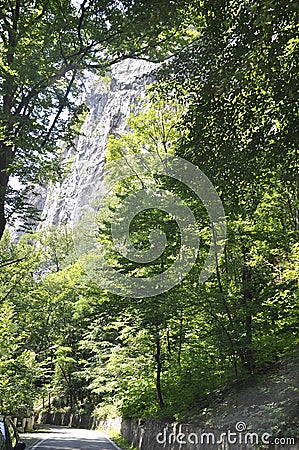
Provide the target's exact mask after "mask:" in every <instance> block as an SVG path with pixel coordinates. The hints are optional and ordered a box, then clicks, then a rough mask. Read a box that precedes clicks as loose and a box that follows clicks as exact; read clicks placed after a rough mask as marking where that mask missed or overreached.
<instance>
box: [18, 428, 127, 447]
mask: <svg viewBox="0 0 299 450" xmlns="http://www.w3.org/2000/svg"><path fill="white" fill-rule="evenodd" d="M39 437H40V438H41V439H39V440H38V442H36V443H35V444H34V445H32V446H28V444H27V449H28V450H73V449H80V450H116V449H118V450H119V447H117V446H116V445H115V444H113V443H112V442H111V441H110V440H109V439H108V437H107V436H106V435H105V434H103V433H101V432H99V431H93V430H82V429H75V428H65V427H52V426H51V427H49V432H47V433H43V435H42V436H39Z"/></svg>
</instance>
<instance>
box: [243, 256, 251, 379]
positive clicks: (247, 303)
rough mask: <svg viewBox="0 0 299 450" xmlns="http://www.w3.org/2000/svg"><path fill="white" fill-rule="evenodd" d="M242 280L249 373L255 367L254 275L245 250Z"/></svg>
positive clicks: (245, 345) (245, 355)
mask: <svg viewBox="0 0 299 450" xmlns="http://www.w3.org/2000/svg"><path fill="white" fill-rule="evenodd" d="M242 282H243V304H244V308H245V314H246V317H245V342H244V346H243V355H244V359H243V365H244V367H245V368H246V370H247V371H248V372H249V373H252V372H253V369H254V357H253V353H252V313H251V308H252V300H253V297H252V286H251V282H252V276H251V268H250V267H248V266H247V265H246V263H245V252H244V265H243V270H242Z"/></svg>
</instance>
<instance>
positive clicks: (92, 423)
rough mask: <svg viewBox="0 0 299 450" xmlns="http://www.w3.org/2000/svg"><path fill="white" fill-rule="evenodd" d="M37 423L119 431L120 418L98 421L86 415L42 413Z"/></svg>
mask: <svg viewBox="0 0 299 450" xmlns="http://www.w3.org/2000/svg"><path fill="white" fill-rule="evenodd" d="M38 422H39V423H43V424H48V425H58V426H65V427H72V428H86V429H96V428H102V429H111V428H113V429H116V430H119V431H120V428H121V418H120V417H116V418H113V419H98V418H95V417H91V416H89V415H87V414H82V415H80V414H72V413H70V412H66V413H62V412H55V413H51V412H43V413H41V414H39V416H38Z"/></svg>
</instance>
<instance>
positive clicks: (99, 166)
mask: <svg viewBox="0 0 299 450" xmlns="http://www.w3.org/2000/svg"><path fill="white" fill-rule="evenodd" d="M154 68H155V65H154V64H152V63H148V62H144V61H136V60H130V59H128V60H125V61H123V62H121V63H119V64H117V65H115V66H114V67H113V68H112V73H111V81H110V80H109V81H106V82H105V81H103V80H93V81H92V82H91V83H90V86H89V89H88V93H87V95H86V104H87V106H88V108H89V113H88V115H87V117H86V119H85V122H84V124H83V126H82V129H81V134H80V136H79V137H78V141H77V145H76V150H73V149H67V150H66V151H65V159H66V161H69V164H70V166H69V170H68V172H67V174H66V176H65V177H64V179H63V181H62V182H60V183H55V184H52V185H49V186H47V188H46V190H45V191H43V193H42V198H39V199H38V197H39V196H37V200H36V201H37V202H39V203H37V204H38V205H39V207H40V208H41V209H42V216H41V218H42V222H41V223H40V224H39V225H38V230H42V229H44V228H47V227H49V226H51V225H59V224H61V223H73V222H74V211H75V205H76V204H78V205H79V206H81V203H82V206H83V202H84V201H85V199H86V198H88V199H89V200H92V198H93V195H94V194H93V193H94V192H95V191H96V188H97V186H98V185H100V184H101V182H102V179H103V170H104V165H105V153H106V144H107V139H108V136H109V135H110V134H114V135H115V136H118V135H121V134H122V133H123V131H124V130H125V129H126V120H127V117H128V116H129V114H130V113H131V112H132V107H133V105H135V106H138V104H140V98H144V97H145V93H146V85H147V84H149V83H150V82H151V81H153V78H152V75H151V72H152V71H153V69H154Z"/></svg>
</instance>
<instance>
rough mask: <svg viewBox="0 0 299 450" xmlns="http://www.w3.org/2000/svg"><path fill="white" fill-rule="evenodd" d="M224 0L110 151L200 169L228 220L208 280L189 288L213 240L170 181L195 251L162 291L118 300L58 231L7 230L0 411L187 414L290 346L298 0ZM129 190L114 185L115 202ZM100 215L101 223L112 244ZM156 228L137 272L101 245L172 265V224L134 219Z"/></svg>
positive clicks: (199, 13) (209, 9)
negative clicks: (17, 233) (186, 269)
mask: <svg viewBox="0 0 299 450" xmlns="http://www.w3.org/2000/svg"><path fill="white" fill-rule="evenodd" d="M133 3H134V2H133ZM162 3H163V2H162ZM220 3H223V5H222V6H223V7H220V6H219V2H216V1H215V2H214V1H213V0H210V1H204V2H202V5H201V8H199V9H198V10H195V7H194V9H193V23H195V24H197V28H196V30H194V36H196V39H195V40H194V41H193V43H192V45H190V46H189V47H188V48H187V49H185V50H184V52H181V53H180V55H179V56H177V57H175V58H174V59H173V60H172V61H171V62H170V63H169V64H167V65H166V66H163V67H162V69H159V73H158V79H159V81H158V82H157V83H155V85H153V87H152V88H151V90H150V92H149V100H148V101H149V103H148V105H146V107H145V109H144V112H142V113H141V114H139V115H137V116H132V117H131V118H130V120H129V123H128V125H129V127H130V129H131V131H130V132H128V133H126V134H124V135H123V136H122V137H120V138H115V137H111V139H110V141H109V143H108V157H107V158H108V159H110V160H115V159H117V158H118V157H119V156H121V155H123V154H127V153H139V152H141V151H143V150H144V149H146V150H147V151H148V152H159V153H165V152H166V153H171V154H177V155H179V156H182V157H184V158H186V159H188V160H189V161H190V162H192V163H194V164H195V165H197V166H198V167H199V168H200V169H202V170H203V171H204V173H205V174H206V175H208V176H209V178H210V179H211V180H212V181H213V184H214V186H215V187H216V188H217V190H218V193H219V195H220V196H221V199H222V201H223V204H224V207H225V212H226V215H227V225H228V236H227V243H226V249H225V254H224V255H223V256H222V257H221V258H220V260H219V261H218V262H217V267H216V271H215V274H214V275H213V276H212V277H211V278H210V279H209V280H208V281H207V282H206V283H204V284H199V282H198V275H199V273H200V270H201V267H202V263H203V261H204V258H205V256H206V253H207V247H208V243H209V241H210V239H211V235H212V231H211V229H210V224H209V221H208V220H207V216H206V212H205V210H204V208H203V207H202V205H201V204H198V202H197V201H196V199H195V198H194V196H193V195H192V193H191V192H189V190H188V189H184V187H183V186H181V185H180V184H179V183H178V184H176V183H175V181H174V180H172V179H167V177H156V179H155V183H156V185H157V186H158V187H159V188H167V189H172V190H174V191H175V192H178V193H179V194H180V196H181V197H182V198H183V199H184V201H185V202H186V204H188V206H189V207H190V208H191V209H192V210H193V212H194V214H195V216H196V218H197V220H198V223H199V224H200V229H201V239H202V244H203V245H202V246H201V248H200V252H199V255H198V259H197V263H196V264H195V266H194V268H193V270H192V271H191V272H190V274H189V275H188V277H187V278H186V279H185V280H184V281H183V282H182V283H180V284H179V285H178V286H176V287H175V288H173V289H172V290H170V291H168V292H166V293H164V294H161V295H160V296H156V297H151V298H143V299H131V298H122V297H120V296H117V295H114V294H111V293H108V292H105V291H103V290H102V289H101V288H100V287H99V286H98V285H96V284H93V283H92V281H91V280H89V279H88V278H87V276H86V275H85V274H84V271H83V269H82V268H81V267H80V265H79V264H78V263H77V262H76V258H75V256H74V254H73V248H72V242H71V239H70V234H69V230H68V227H67V226H61V227H60V228H58V229H56V230H55V229H53V230H49V231H48V232H47V233H43V235H38V234H33V233H32V234H30V235H27V236H24V237H23V238H22V239H21V240H20V242H19V243H11V242H10V241H9V238H8V237H7V236H6V235H4V237H3V238H2V240H1V260H0V265H1V278H0V283H1V284H0V292H1V318H0V327H1V332H0V336H1V356H0V366H1V372H0V383H1V384H0V389H1V406H0V407H1V409H2V410H7V411H10V412H18V411H24V410H26V408H30V407H32V405H33V402H34V401H36V405H38V406H40V407H41V406H43V407H47V406H48V407H49V408H50V407H56V408H71V409H72V410H76V411H81V412H92V411H94V410H96V411H97V414H99V415H101V416H104V415H109V414H110V415H112V414H119V413H120V414H122V415H124V416H129V417H149V416H163V417H169V416H171V417H173V416H174V417H183V416H184V415H185V414H186V413H187V412H188V411H190V409H191V410H192V409H193V410H196V411H201V410H202V409H204V408H205V407H206V406H207V405H208V402H209V398H210V397H212V398H215V397H214V396H215V393H216V394H217V392H219V390H223V389H225V388H226V387H227V386H229V384H230V382H231V380H236V379H242V378H246V377H251V376H254V375H256V374H258V373H260V372H262V371H264V370H265V369H266V368H267V367H269V366H271V364H272V363H273V362H274V361H276V360H277V359H278V358H280V357H281V356H283V355H285V354H287V353H288V352H289V351H290V350H291V349H292V348H294V347H295V346H296V345H298V323H299V305H298V300H299V297H298V293H299V286H298V274H299V268H298V267H299V266H298V259H299V244H298V232H299V213H298V208H299V178H298V154H297V144H298V143H297V141H296V139H297V137H296V134H295V122H296V114H297V109H298V107H297V105H298V101H297V98H296V91H295V77H296V72H297V69H298V64H297V59H296V50H298V38H297V37H296V34H295V30H296V23H297V22H296V17H295V16H296V6H295V2H293V1H288V2H285V1H283V0H280V1H277V2H271V1H268V0H262V1H260V2H255V3H252V2H246V1H244V0H239V1H237V2H220ZM142 11H143V9H142V5H141V6H140V11H139V13H140V14H141V13H142ZM111 13H112V12H111ZM190 14H191V13H190ZM195 31H196V32H195ZM84 36H85V35H84ZM38 50H39V49H38V47H36V51H37V52H38ZM157 97H159V98H158V100H157ZM141 181H142V182H143V183H144V184H145V185H146V184H147V182H148V181H147V180H146V179H144V180H141ZM133 183H137V184H138V183H140V180H139V179H136V180H133ZM151 186H152V185H151ZM129 191H130V186H128V184H126V183H119V186H118V191H117V192H116V194H115V196H114V197H113V198H112V199H110V200H111V205H110V206H111V211H113V208H115V206H116V205H117V203H118V202H120V201H121V199H122V198H124V197H125V196H126V195H127V194H128V192H129ZM102 214H103V213H102ZM108 216H109V214H108ZM108 216H107V215H106V216H103V215H102V216H101V215H99V217H98V220H99V225H100V226H99V230H100V231H99V239H100V240H101V242H105V243H106V244H107V246H108V247H109V242H110V238H111V236H110V232H109V226H107V222H109V220H108V219H109V217H108ZM157 223H158V224H159V226H160V227H161V229H162V230H164V231H165V233H166V234H167V236H168V238H169V242H170V244H169V245H168V247H167V249H166V252H165V254H164V255H163V256H162V257H161V258H159V260H157V261H155V264H150V263H148V264H147V265H145V267H140V265H138V264H134V263H130V264H128V263H127V262H125V261H124V259H123V258H121V257H120V256H119V255H116V254H114V253H111V254H110V255H109V257H110V259H111V260H112V261H113V263H114V264H115V265H116V266H117V265H118V266H121V267H123V266H124V264H125V263H126V265H125V269H126V271H127V272H128V273H132V274H135V275H136V274H141V275H144V274H152V273H156V272H157V271H159V270H161V267H162V266H163V267H165V266H167V264H171V262H172V261H173V258H174V255H175V254H176V252H177V250H178V246H177V242H178V229H177V226H176V224H175V221H174V220H173V218H172V217H171V216H170V215H167V214H166V213H164V212H161V211H158V210H155V209H154V210H151V211H149V212H146V213H144V214H141V215H140V216H138V217H137V218H136V220H135V221H134V223H133V224H132V227H131V232H132V239H133V241H134V242H135V244H136V245H137V246H138V245H139V246H145V247H146V246H148V236H149V233H150V232H151V231H152V230H154V229H155V228H156V226H157ZM41 267H43V270H42V271H41V272H40V268H41ZM34 361H35V362H36V364H34ZM15 368H17V370H15ZM20 379H21V380H22V382H20ZM12 391H13V392H15V393H16V395H15V396H12V394H11V392H12Z"/></svg>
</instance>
